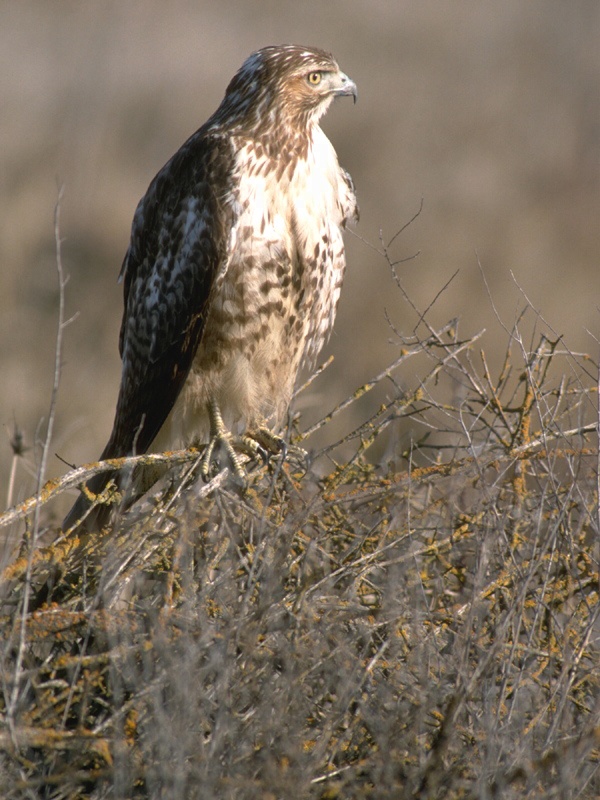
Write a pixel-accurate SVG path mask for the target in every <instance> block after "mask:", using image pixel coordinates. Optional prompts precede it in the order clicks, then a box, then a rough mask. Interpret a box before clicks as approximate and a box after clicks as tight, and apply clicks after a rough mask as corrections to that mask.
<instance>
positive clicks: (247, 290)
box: [63, 45, 358, 529]
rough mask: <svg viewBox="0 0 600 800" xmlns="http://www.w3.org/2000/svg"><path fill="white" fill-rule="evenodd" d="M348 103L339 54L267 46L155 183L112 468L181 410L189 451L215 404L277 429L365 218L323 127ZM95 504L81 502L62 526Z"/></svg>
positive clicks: (134, 262) (128, 294) (142, 238)
mask: <svg viewBox="0 0 600 800" xmlns="http://www.w3.org/2000/svg"><path fill="white" fill-rule="evenodd" d="M337 95H353V96H354V98H355V99H356V86H355V85H354V83H353V82H352V81H351V80H350V79H349V78H348V77H347V76H346V75H344V74H343V73H342V72H341V71H340V69H339V67H338V65H337V63H336V61H335V59H334V58H333V56H331V55H329V54H327V53H325V52H323V51H321V50H316V49H312V48H307V47H300V46H295V45H284V46H280V47H265V48H263V49H262V50H259V51H258V52H256V53H254V54H253V55H251V56H250V57H249V58H248V59H247V60H246V61H245V63H244V64H243V65H242V67H241V69H240V70H239V71H238V73H237V74H236V75H235V76H234V78H233V79H232V81H231V83H230V84H229V86H228V87H227V91H226V93H225V97H224V99H223V101H222V103H221V105H220V106H219V108H218V109H217V111H216V112H215V113H214V114H213V116H212V117H211V118H210V119H209V120H208V121H207V122H206V123H205V124H204V125H203V126H202V127H201V128H200V129H199V130H198V131H197V132H196V133H195V134H193V135H192V136H191V137H190V138H189V139H188V140H187V142H185V144H184V145H183V146H182V147H181V148H180V149H179V150H178V151H177V153H175V155H174V156H173V157H172V158H171V159H170V161H168V162H167V164H166V165H165V166H164V167H163V168H162V169H161V171H160V172H159V173H158V174H157V176H156V177H155V178H154V180H153V181H152V183H151V184H150V186H149V188H148V191H147V192H146V194H145V195H144V197H143V198H142V200H141V201H140V203H139V205H138V208H137V211H136V213H135V217H134V220H133V226H132V231H131V242H130V245H129V249H128V251H127V254H126V256H125V260H124V263H123V268H122V270H121V279H122V280H123V284H124V299H125V309H124V313H123V321H122V325H121V335H120V341H119V347H120V353H121V357H122V360H123V372H122V378H121V387H120V392H119V399H118V402H117V410H116V415H115V421H114V427H113V431H112V434H111V436H110V439H109V441H108V444H107V445H106V447H105V449H104V451H103V453H102V456H101V458H103V459H104V458H113V457H118V456H124V455H130V454H132V453H134V452H135V453H143V452H145V451H146V450H147V449H148V447H149V446H150V445H151V443H152V441H153V440H154V438H155V437H156V436H157V434H158V432H159V430H160V429H161V428H162V427H163V425H164V423H165V421H166V419H167V417H168V416H169V415H170V414H171V412H173V413H172V418H173V420H174V421H175V424H177V425H179V427H180V428H181V429H182V435H183V437H184V438H185V437H186V436H188V437H189V435H190V433H191V431H187V432H186V431H184V430H183V428H184V427H185V424H186V421H187V420H190V419H192V420H193V426H194V429H193V432H194V434H195V436H196V438H198V437H201V436H205V435H207V434H208V433H210V434H211V435H214V434H215V431H214V416H213V415H211V414H209V408H210V407H211V406H212V409H216V410H217V413H221V414H222V416H223V420H224V421H225V423H226V425H227V426H229V427H237V428H238V429H241V430H244V429H246V430H252V429H253V428H256V427H257V426H259V425H261V424H262V423H263V422H264V421H265V420H266V419H269V420H270V421H271V422H273V423H275V424H277V423H278V422H279V421H280V420H281V417H282V414H283V413H284V411H285V409H286V407H287V404H288V403H289V400H290V396H291V392H292V389H293V386H294V382H295V379H296V375H297V373H298V370H299V369H300V366H301V365H302V364H303V363H309V364H310V363H313V362H314V359H315V358H316V356H317V354H318V352H319V351H320V349H321V347H322V346H323V344H324V343H325V341H326V340H327V338H328V336H329V333H330V331H331V328H332V325H333V321H334V318H335V311H336V306H337V302H338V299H339V294H340V288H341V284H342V278H343V275H344V268H345V258H344V245H343V241H342V229H343V228H344V227H345V225H346V222H347V221H348V220H353V219H356V218H357V216H358V208H357V205H356V198H355V195H354V188H353V185H352V181H351V179H350V176H349V175H348V174H347V173H346V172H345V171H344V170H343V169H341V168H340V166H339V164H338V160H337V156H336V154H335V151H334V149H333V147H332V145H331V143H330V142H329V140H328V139H327V137H326V136H325V134H324V133H323V131H322V130H321V128H320V127H319V119H320V117H321V116H322V115H323V114H324V113H325V111H326V110H327V109H328V107H329V105H330V104H331V101H332V100H333V98H334V97H335V96H337ZM107 480H108V476H98V477H97V478H96V479H92V480H91V481H90V482H89V483H88V488H89V489H90V490H91V491H92V492H93V493H96V492H98V491H100V490H101V489H102V488H103V487H104V486H105V485H106V483H107ZM88 505H89V501H88V500H86V498H85V497H84V496H83V495H82V496H81V497H80V499H79V500H78V501H77V503H76V504H75V506H74V507H73V509H72V510H71V512H70V513H69V515H68V516H67V518H66V519H65V521H64V523H63V527H64V528H65V529H66V528H68V527H70V526H71V525H73V524H74V523H75V522H76V521H77V520H78V519H79V518H80V517H81V515H82V513H83V512H84V511H85V510H86V507H87V506H88ZM101 521H103V518H102V517H101V516H99V512H96V517H95V520H94V521H92V522H88V523H87V524H88V527H92V526H94V525H98V524H100V522H101Z"/></svg>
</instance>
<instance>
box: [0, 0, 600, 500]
mask: <svg viewBox="0 0 600 800" xmlns="http://www.w3.org/2000/svg"><path fill="white" fill-rule="evenodd" d="M599 33H600V5H599V4H598V3H597V0H573V1H572V2H569V3H564V2H561V1H559V0H530V2H527V3H523V2H518V0H504V2H502V3H497V2H479V3H477V4H474V3H461V4H457V3H452V2H446V1H445V0H426V1H425V2H419V3H407V2H398V1H397V0H388V1H387V2H384V1H383V0H371V1H370V2H369V3H366V2H358V0H328V2H326V3H323V2H304V3H293V2H281V1H280V2H275V1H274V0H271V1H269V0H263V1H261V2H253V3H248V2H243V1H242V0H237V2H234V1H233V0H223V1H222V2H219V3H209V2H197V3H189V2H180V1H179V0H177V1H175V2H170V3H168V4H165V3H160V2H157V1H156V0H145V2H143V3H142V2H128V3H120V2H103V3H80V4H77V3H71V2H58V1H55V2H52V3H47V2H19V3H12V4H8V3H4V4H3V5H2V8H1V9H0V109H1V112H0V113H1V117H0V119H1V124H0V152H1V157H0V164H1V171H0V337H1V341H2V347H1V349H0V370H1V376H2V377H1V386H2V391H1V393H0V420H1V422H2V425H3V427H4V429H5V431H6V435H5V436H4V439H3V444H2V452H3V455H2V456H0V485H2V486H4V485H6V479H7V477H8V472H9V466H10V461H11V449H10V446H9V443H8V440H9V437H10V435H11V434H12V431H13V428H14V426H15V424H16V425H18V426H19V427H20V428H21V429H22V430H23V432H24V436H25V443H26V444H27V445H28V446H29V447H30V448H33V445H34V441H35V439H36V437H38V436H39V435H40V434H43V432H44V425H45V423H44V422H41V424H40V421H42V420H44V419H45V418H46V417H47V410H48V405H49V400H50V389H51V383H52V373H53V359H54V346H55V332H56V323H57V307H58V286H57V278H56V270H55V256H54V233H53V213H54V206H55V203H56V200H57V196H58V188H59V186H63V187H64V195H63V201H62V208H61V234H62V237H63V238H64V245H63V256H64V263H65V267H66V269H67V271H68V273H69V276H70V280H69V283H68V286H67V289H66V306H67V316H69V317H70V316H71V315H75V314H77V319H76V320H75V321H74V322H73V323H72V324H71V325H69V327H68V328H67V329H66V331H65V341H64V356H63V364H62V375H61V385H60V393H59V398H58V408H57V415H56V425H55V436H54V442H53V448H52V450H53V452H58V453H59V454H60V455H61V456H63V457H64V458H65V459H67V460H68V461H70V462H80V461H89V460H92V459H93V458H94V457H96V456H97V455H98V453H99V451H100V450H101V448H102V446H103V445H104V443H105V440H106V438H107V436H108V433H109V430H110V426H111V423H112V417H113V410H114V404H115V400H116V394H117V389H118V383H119V375H120V362H119V357H118V352H117V338H118V328H119V322H120V316H121V288H120V287H119V286H118V285H117V282H116V278H117V275H118V272H119V269H120V265H121V260H122V257H123V255H124V253H125V250H126V247H127V242H128V235H129V226H130V223H131V218H132V215H133V211H134V209H135V206H136V203H137V201H138V199H139V198H140V196H141V195H142V194H143V193H144V191H145V189H146V187H147V185H148V183H149V181H150V180H151V178H152V177H153V175H154V174H155V172H156V171H157V170H158V169H159V168H160V167H161V166H162V165H163V163H164V162H165V161H166V160H167V158H168V157H169V156H170V155H171V154H172V153H173V152H174V151H175V150H176V149H177V148H178V147H179V145H180V144H181V143H182V142H183V141H184V139H185V138H186V137H187V136H188V135H189V134H190V133H192V132H193V131H194V130H195V129H196V128H197V127H199V125H200V124H201V123H202V122H203V121H204V120H205V119H206V118H207V117H208V116H209V114H210V113H212V111H213V110H214V109H215V108H216V106H217V105H218V103H219V101H220V99H221V97H222V94H223V91H224V89H225V86H226V84H227V83H228V81H229V79H230V78H231V76H232V75H233V73H234V72H235V70H236V69H237V68H238V67H239V65H240V64H241V62H242V61H243V59H244V58H245V57H246V55H248V54H249V53H250V52H251V51H252V50H254V49H256V48H258V47H260V46H263V45H265V44H271V43H281V42H298V43H303V44H314V45H317V46H320V47H323V48H325V49H328V50H331V51H332V52H334V53H335V54H336V56H337V58H338V60H339V62H340V65H341V66H342V69H344V70H345V71H346V72H347V73H348V74H349V75H350V76H351V77H352V78H353V79H354V80H355V81H356V83H357V84H358V87H359V102H358V104H357V105H356V106H355V107H353V106H352V104H351V103H350V102H339V103H337V104H336V106H335V107H334V108H332V109H331V111H330V113H329V115H328V117H327V119H326V120H325V122H324V127H325V129H326V131H327V133H328V135H329V136H330V138H331V139H332V141H333V142H334V144H335V146H336V149H337V151H338V153H339V156H340V161H341V162H342V164H343V165H344V166H345V167H346V168H347V169H348V170H349V171H350V172H351V174H352V176H353V178H354V180H355V183H356V185H357V190H358V193H359V199H360V204H361V211H362V217H361V221H360V224H359V226H358V228H357V229H356V232H357V234H358V235H359V236H360V237H362V238H363V239H364V240H366V241H367V242H370V243H372V244H373V245H374V246H378V244H379V236H380V231H382V235H383V238H384V240H389V239H390V238H391V237H392V236H393V234H394V233H395V232H396V231H397V230H398V229H399V228H400V227H401V226H402V225H404V224H405V223H406V222H407V221H408V220H409V219H410V218H411V216H412V215H413V214H414V213H415V211H416V210H417V209H418V208H419V205H420V202H421V198H423V199H424V207H423V211H422V213H421V214H420V216H419V217H418V219H417V220H416V221H415V222H414V223H413V224H412V225H411V226H409V228H408V229H407V230H406V231H404V232H403V233H402V235H401V236H400V237H399V238H398V239H397V240H396V241H395V242H394V246H393V254H394V257H396V258H398V259H400V258H403V257H407V256H410V255H412V254H413V253H415V252H416V251H419V252H420V254H419V256H418V258H416V259H414V260H410V261H407V262H406V263H404V264H402V265H399V267H398V271H399V274H400V275H401V276H402V280H403V283H404V285H405V287H406V289H407V291H408V293H409V294H410V297H411V298H412V300H413V301H414V302H415V303H416V304H417V305H418V306H419V307H420V308H422V309H424V308H425V307H427V306H428V305H429V304H430V303H431V302H432V301H433V300H434V298H435V297H436V295H437V294H438V292H439V291H440V289H441V288H442V287H443V286H444V284H446V282H447V281H448V280H449V278H450V277H451V276H452V275H453V274H454V273H455V272H456V270H459V273H458V275H457V276H456V278H455V279H454V281H453V282H452V283H451V284H450V286H449V287H448V288H447V289H446V291H444V292H443V293H442V295H441V296H440V298H439V299H438V300H437V303H436V305H435V306H434V308H433V310H432V311H431V312H430V315H429V316H430V318H432V319H433V320H434V322H435V323H439V324H442V323H443V322H444V321H446V320H448V319H450V318H452V317H454V316H460V317H461V329H462V331H463V332H464V333H465V334H472V333H474V332H475V331H477V330H479V329H480V328H483V327H485V328H487V329H488V333H487V335H486V336H485V337H484V339H483V346H484V347H485V349H486V351H487V353H488V355H489V357H490V359H491V361H492V364H493V363H494V359H495V360H496V362H497V361H498V360H499V359H500V358H501V357H502V356H503V354H504V351H505V349H506V336H498V331H499V330H500V328H499V325H498V322H497V319H496V316H495V313H494V310H493V308H492V305H491V303H490V301H489V298H488V296H487V291H486V288H485V285H484V281H483V279H482V274H481V272H480V269H479V267H478V259H479V261H480V262H481V266H482V269H483V272H484V274H485V278H486V280H487V283H488V285H489V290H490V293H491V296H492V298H493V301H494V304H495V306H496V308H497V310H498V312H499V314H500V316H501V317H502V319H503V320H504V321H505V322H506V323H507V324H508V325H509V326H510V325H511V324H512V322H513V320H514V317H515V314H516V313H517V311H518V309H520V308H521V307H522V306H523V305H524V298H523V295H522V294H521V291H520V289H519V288H518V287H519V286H520V287H521V289H522V290H523V292H525V293H526V294H527V296H528V298H529V300H530V301H531V302H532V304H533V305H534V306H535V307H536V308H537V309H539V311H540V312H541V314H542V315H543V316H544V318H545V319H546V320H548V322H549V323H551V325H552V327H553V328H554V330H555V331H556V333H557V334H564V336H565V341H566V343H567V345H568V346H569V347H570V348H571V349H572V350H574V351H588V352H589V351H591V352H594V351H597V339H596V340H595V339H594V335H593V334H595V335H596V336H597V335H598V328H599V326H598V298H599V296H600V293H599V289H600V281H599V280H598V253H599V252H600V247H599V245H600V226H599V225H598V212H599V208H598V196H599V195H598V185H599V184H598V178H599V170H600V158H599V155H600V153H599V146H598V143H599V134H600V115H599V108H598V85H599V79H600V57H599V52H600V50H599V48H598V35H599ZM348 262H349V270H348V277H347V281H346V285H345V290H344V294H343V297H342V302H341V306H340V310H339V317H338V323H337V325H336V330H335V333H334V335H333V337H332V340H331V342H330V344H329V346H328V350H327V353H333V354H334V355H335V362H334V365H333V366H332V367H331V368H330V369H329V370H328V371H327V373H326V374H325V375H324V376H323V377H322V378H321V379H320V380H319V381H318V382H317V383H315V385H314V387H313V389H312V393H311V394H307V395H305V396H304V397H303V399H302V401H301V403H302V405H303V406H304V407H306V408H305V413H306V417H307V421H309V420H310V418H311V408H310V406H311V404H312V405H314V406H316V407H318V408H319V411H320V412H322V411H323V408H324V407H327V406H329V405H330V404H334V403H335V402H336V401H339V400H340V399H342V398H343V397H345V396H346V395H347V394H348V393H349V392H350V391H352V389H354V388H355V387H356V386H358V385H359V384H360V383H361V382H363V381H364V380H366V379H368V378H369V377H371V375H372V374H374V373H375V372H376V371H377V370H378V369H380V368H381V367H383V366H384V365H386V364H387V363H389V362H390V361H391V360H392V359H393V358H394V357H396V355H397V352H396V347H395V346H393V345H391V344H390V343H389V339H390V337H391V332H390V329H389V327H388V323H387V321H386V312H387V313H388V314H389V316H390V317H391V318H392V319H393V321H394V324H395V325H396V326H398V327H399V328H401V329H402V330H403V331H404V332H405V333H409V332H410V330H411V328H412V327H413V326H414V324H415V322H416V317H415V315H414V314H412V315H411V314H410V313H409V310H408V307H407V306H406V304H403V302H402V297H401V294H400V292H398V290H397V289H396V287H395V284H394V281H393V279H392V276H391V275H390V273H389V268H388V267H387V265H386V262H385V260H384V259H383V258H382V257H381V256H380V255H378V254H377V253H376V252H375V251H374V250H373V249H372V248H371V247H369V246H368V245H367V244H365V243H364V242H363V241H361V240H359V239H358V238H356V237H354V236H349V237H348ZM513 276H514V277H513ZM529 320H530V321H531V323H532V324H533V322H534V315H530V316H529ZM590 332H591V333H590ZM325 355H327V354H325ZM418 377H419V376H418V374H417V373H416V372H415V371H412V372H411V368H410V366H409V368H408V370H407V372H406V373H405V374H404V375H403V376H402V380H403V382H404V383H405V384H406V385H407V386H414V385H415V384H416V383H417V381H418ZM367 402H369V401H367ZM303 410H304V409H303ZM34 454H35V450H34V449H32V450H30V452H29V454H28V455H29V461H30V463H31V464H32V465H33V464H34ZM63 469H64V467H63V466H62V465H61V463H60V462H59V461H58V460H56V459H54V460H51V462H50V464H49V469H48V472H49V474H56V473H59V472H61V471H63ZM15 487H16V494H15V496H14V497H13V500H15V499H17V498H18V497H20V496H24V495H26V494H28V493H30V492H31V490H32V487H33V479H32V478H31V477H30V476H29V475H28V474H27V473H26V471H25V468H24V467H20V469H19V471H18V474H17V476H16V483H15ZM3 494H4V490H3ZM4 500H5V498H4V497H3V498H2V504H1V505H2V506H4Z"/></svg>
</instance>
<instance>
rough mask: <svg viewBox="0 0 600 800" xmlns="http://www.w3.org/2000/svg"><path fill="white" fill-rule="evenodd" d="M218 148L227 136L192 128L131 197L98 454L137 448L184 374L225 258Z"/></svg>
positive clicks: (224, 170) (225, 215) (143, 445)
mask: <svg viewBox="0 0 600 800" xmlns="http://www.w3.org/2000/svg"><path fill="white" fill-rule="evenodd" d="M228 156H229V154H228V152H227V143H226V142H225V141H224V140H223V139H222V138H219V137H215V136H210V135H207V134H206V133H204V131H203V129H201V130H200V131H198V133H197V134H195V135H194V136H193V137H191V139H189V140H188V142H186V144H185V145H184V146H183V147H182V148H181V149H180V150H179V151H178V152H177V153H176V154H175V156H174V157H173V158H172V159H171V160H170V161H169V162H167V164H166V165H165V166H164V167H163V169H162V170H161V171H160V172H159V173H158V174H157V176H156V177H155V178H154V180H153V181H152V183H151V184H150V186H149V188H148V191H147V192H146V194H145V195H144V197H143V198H142V200H141V201H140V203H139V205H138V208H137V211H136V214H135V217H134V221H133V226H132V232H131V242H130V245H129V249H128V251H127V254H126V256H125V260H124V262H123V268H122V270H121V279H122V281H123V285H124V286H123V289H124V305H125V308H124V312H123V320H122V323H121V333H120V337H119V350H120V353H121V358H122V360H123V371H122V378H121V388H120V392H119V399H118V401H117V410H116V414H115V422H114V427H113V432H112V434H111V437H110V439H109V442H108V444H107V446H106V448H105V450H104V452H103V454H102V457H103V458H111V457H115V456H120V455H125V454H127V453H132V452H134V451H135V452H137V453H143V452H145V451H146V450H147V448H148V447H149V445H150V443H151V442H152V440H153V439H154V437H155V436H156V434H157V433H158V431H159V430H160V428H161V426H162V424H163V423H164V421H165V419H166V418H167V416H168V414H169V412H170V411H171V409H172V407H173V405H174V403H175V401H176V400H177V397H178V395H179V393H180V391H181V389H182V387H183V384H184V382H185V379H186V377H187V375H188V373H189V370H190V367H191V364H192V360H193V358H194V355H195V353H196V350H197V348H198V343H199V341H200V338H201V336H202V332H203V329H204V324H205V321H206V314H207V309H208V306H209V300H210V296H211V291H212V289H213V285H214V282H215V278H216V276H217V275H218V274H219V271H220V269H221V268H222V265H223V263H224V261H226V257H227V253H226V248H227V243H228V238H229V234H228V230H229V229H230V228H231V219H230V212H228V211H227V210H226V208H227V207H226V205H225V204H224V203H222V202H221V200H220V196H221V197H222V196H223V194H224V193H226V187H227V183H228V164H229V163H230V161H231V159H230V158H229V157H228ZM219 187H221V191H219Z"/></svg>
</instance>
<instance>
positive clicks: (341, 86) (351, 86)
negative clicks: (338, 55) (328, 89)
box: [333, 72, 358, 103]
mask: <svg viewBox="0 0 600 800" xmlns="http://www.w3.org/2000/svg"><path fill="white" fill-rule="evenodd" d="M333 95H334V96H335V97H343V96H345V95H352V97H353V98H354V102H355V103H356V100H357V98H358V90H357V88H356V84H355V83H354V81H353V80H351V79H350V78H349V77H348V76H347V75H345V74H344V73H343V72H340V73H339V74H338V75H336V85H335V86H334V89H333Z"/></svg>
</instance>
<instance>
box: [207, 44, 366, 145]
mask: <svg viewBox="0 0 600 800" xmlns="http://www.w3.org/2000/svg"><path fill="white" fill-rule="evenodd" d="M341 95H352V96H353V97H354V102H356V84H355V83H354V81H352V80H350V78H349V77H348V76H347V75H345V74H344V73H343V72H342V71H341V70H340V68H339V66H338V64H337V61H336V60H335V58H334V57H333V56H332V55H331V54H329V53H326V52H324V51H323V50H317V49H315V48H311V47H301V46H300V45H292V44H286V45H280V46H270V47H263V48H262V50H257V52H256V53H253V54H252V55H251V56H249V57H248V58H247V59H246V61H245V62H244V63H243V64H242V66H241V68H240V70H239V71H238V72H237V73H236V75H235V76H234V77H233V79H232V80H231V83H230V84H229V86H228V87H227V91H226V93H225V97H224V99H223V102H222V103H221V105H220V107H219V109H218V111H217V113H216V115H215V117H216V118H217V119H218V122H219V123H220V124H223V123H229V124H233V125H240V124H241V125H243V126H244V128H256V129H260V128H262V127H263V126H265V125H266V126H267V127H269V128H272V127H273V126H274V125H278V124H288V125H289V124H292V125H293V127H294V128H295V129H296V130H298V129H302V128H306V127H308V126H309V125H310V124H312V123H315V122H317V121H318V120H319V118H320V117H321V116H322V115H323V114H324V113H325V112H326V111H327V109H328V108H329V106H330V104H331V102H332V100H333V98H334V97H339V96H341Z"/></svg>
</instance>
